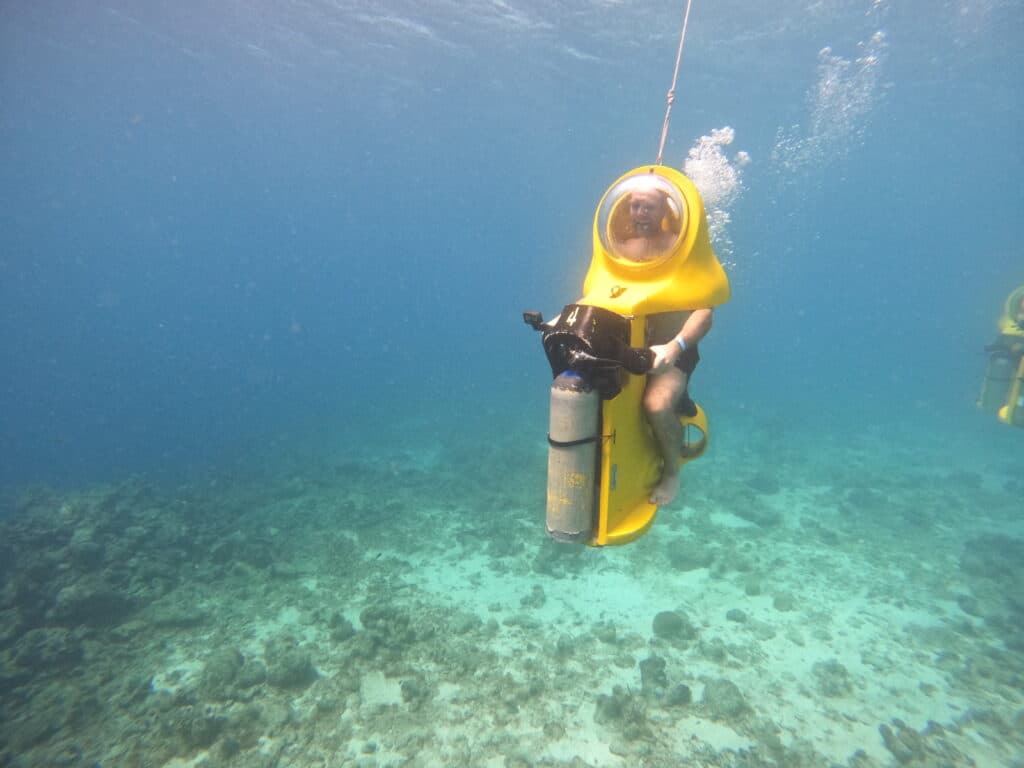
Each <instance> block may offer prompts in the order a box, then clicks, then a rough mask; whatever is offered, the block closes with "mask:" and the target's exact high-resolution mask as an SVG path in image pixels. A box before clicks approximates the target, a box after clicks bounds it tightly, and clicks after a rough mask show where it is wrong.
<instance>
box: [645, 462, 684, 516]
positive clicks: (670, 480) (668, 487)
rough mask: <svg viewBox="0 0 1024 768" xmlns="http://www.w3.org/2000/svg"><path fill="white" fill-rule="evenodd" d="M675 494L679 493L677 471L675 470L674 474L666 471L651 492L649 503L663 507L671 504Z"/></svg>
mask: <svg viewBox="0 0 1024 768" xmlns="http://www.w3.org/2000/svg"><path fill="white" fill-rule="evenodd" d="M677 493H679V470H678V469H677V470H676V471H675V472H671V471H668V470H666V471H665V473H664V474H663V475H662V476H661V480H659V481H658V484H657V485H655V486H654V488H653V489H652V490H651V497H650V502H651V504H655V505H657V506H659V507H663V506H665V505H666V504H671V503H672V500H673V499H675V497H676V494H677Z"/></svg>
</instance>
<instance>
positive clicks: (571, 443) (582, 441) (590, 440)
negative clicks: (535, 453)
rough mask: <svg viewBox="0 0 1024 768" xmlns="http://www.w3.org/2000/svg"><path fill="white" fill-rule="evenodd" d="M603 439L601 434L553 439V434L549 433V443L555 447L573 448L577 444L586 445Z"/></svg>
mask: <svg viewBox="0 0 1024 768" xmlns="http://www.w3.org/2000/svg"><path fill="white" fill-rule="evenodd" d="M600 439H601V436H600V435H593V436H591V437H581V438H580V439H579V440H566V441H565V442H562V441H561V440H552V439H551V435H548V445H550V446H553V447H555V448H572V447H573V446H575V445H586V444H587V443H596V442H597V441H598V440H600Z"/></svg>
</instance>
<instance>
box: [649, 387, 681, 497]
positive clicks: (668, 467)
mask: <svg viewBox="0 0 1024 768" xmlns="http://www.w3.org/2000/svg"><path fill="white" fill-rule="evenodd" d="M687 380H688V377H687V375H686V374H685V373H683V372H682V371H680V370H679V369H678V368H669V369H668V370H667V371H665V372H664V373H659V374H653V375H650V376H648V377H647V388H646V389H645V390H644V413H646V414H647V421H648V423H649V424H650V425H651V431H652V432H654V439H655V440H656V441H657V443H658V452H659V453H660V454H661V459H662V467H661V478H660V479H659V480H658V482H657V484H656V485H655V486H654V488H653V489H652V490H651V496H650V502H651V503H652V504H657V505H658V506H664V505H665V504H670V503H671V502H672V500H673V499H674V498H675V497H676V493H678V492H679V455H680V452H681V451H682V447H683V427H682V425H681V424H680V423H679V414H678V413H677V412H676V407H677V406H678V405H679V402H680V401H681V400H682V398H683V395H684V394H685V392H686V384H687Z"/></svg>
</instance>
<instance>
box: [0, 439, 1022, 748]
mask: <svg viewBox="0 0 1024 768" xmlns="http://www.w3.org/2000/svg"><path fill="white" fill-rule="evenodd" d="M505 448H506V449H507V451H508V452H512V451H513V450H514V449H512V448H511V447H510V446H505ZM751 450H756V446H754V447H751ZM846 450H849V453H848V454H847V455H845V456H844V457H843V461H838V462H837V461H830V462H828V463H827V466H828V467H829V469H827V470H823V466H825V465H821V466H819V465H815V464H811V463H807V462H805V461H803V460H799V459H797V458H795V457H793V456H789V457H787V456H785V455H778V454H776V455H775V460H776V465H775V467H776V469H777V471H774V470H773V471H772V472H771V473H769V472H767V471H765V470H763V469H761V470H742V471H741V472H740V473H737V472H736V470H735V469H731V470H730V472H731V474H730V479H731V482H729V483H723V482H716V481H715V473H716V472H717V471H719V470H721V468H722V464H721V463H720V462H717V463H716V462H714V461H712V462H709V463H708V466H707V468H706V471H705V472H703V473H701V474H700V475H695V474H690V475H688V476H687V483H688V485H687V488H686V494H687V497H686V502H685V505H684V507H683V508H682V509H681V510H680V511H677V512H673V513H667V514H665V515H664V516H663V517H662V519H661V520H660V521H659V523H658V526H657V527H656V529H655V531H654V532H653V533H652V534H651V535H649V536H648V537H646V538H645V539H644V540H643V541H642V542H639V543H637V544H636V545H632V546H631V547H628V548H625V549H621V550H616V551H597V550H586V549H579V548H575V547H565V546H559V545H555V544H553V543H550V542H548V541H546V540H545V539H544V538H543V535H542V530H541V525H542V523H541V521H539V520H538V519H537V506H538V505H537V504H536V501H537V500H538V499H539V496H540V492H541V490H542V488H541V484H542V482H543V478H542V477H541V476H540V475H539V474H538V473H539V472H540V471H542V462H540V461H537V460H536V459H537V457H536V456H532V455H530V456H520V457H518V460H517V457H514V456H513V457H512V462H513V466H519V467H521V469H520V470H519V471H518V473H517V472H513V473H512V474H511V476H510V477H508V482H503V483H498V484H495V485H494V486H493V487H489V488H486V489H481V488H480V487H479V484H478V483H477V482H476V480H475V476H474V474H473V473H472V472H469V471H465V472H460V471H457V470H456V467H458V466H476V465H479V463H480V462H487V461H489V460H495V461H496V460H497V459H496V458H494V457H488V456H486V455H484V456H481V455H479V454H477V453H473V455H472V457H471V458H469V457H467V456H462V455H458V454H457V453H456V452H455V449H452V450H451V451H450V453H449V454H448V455H446V456H442V457H440V458H439V459H438V461H437V463H436V464H435V465H434V466H432V467H428V466H420V467H419V468H417V467H416V466H415V465H413V464H412V462H413V461H414V459H413V458H411V457H408V456H398V457H395V460H393V461H382V460H374V461H372V462H371V461H362V462H352V461H336V462H330V461H325V462H324V464H323V466H319V467H316V468H315V470H310V471H308V472H307V473H305V474H303V473H301V472H294V471H292V472H286V473H283V474H281V475H280V476H265V477H263V478H262V479H259V480H256V479H253V478H245V479H243V478H234V479H232V478H219V479H218V480H217V481H216V482H210V483H205V484H203V485H202V486H193V487H187V488H181V489H177V490H176V491H174V492H167V491H157V490H154V489H151V488H149V487H147V486H146V485H145V484H142V483H138V482H134V483H124V484H120V485H117V486H111V487H99V488H93V489H89V490H84V491H80V492H74V493H71V492H56V491H50V490H44V489H40V490H32V491H27V492H23V493H21V494H19V496H18V497H17V499H16V500H14V501H12V502H11V503H10V505H9V506H10V509H9V511H8V514H7V516H6V517H5V518H4V519H3V520H2V521H0V765H3V766H11V767H12V768H14V767H15V766H17V767H18V768H21V767H22V766H72V767H78V766H80V767H81V768H86V767H87V766H88V767H90V768H92V767H94V766H104V767H106V766H164V765H167V766H184V765H204V766H208V768H214V767H215V766H217V767H219V766H224V767H225V768H227V767H229V766H246V767H247V768H249V767H253V766H256V767H258V766H267V767H269V766H345V765H353V766H474V767H475V766H510V767H521V766H594V767H595V768H596V767H597V766H648V767H660V766H665V767H666V768H667V767H668V766H677V765H687V766H723V767H725V766H728V767H732V766H736V767H739V766H744V767H750V768H753V767H754V766H779V767H785V768H800V767H801V766H808V767H810V766H813V767H814V768H819V767H821V766H848V767H849V768H874V767H880V766H911V767H914V768H918V767H919V768H925V767H928V768H940V767H946V766H978V767H979V768H986V767H987V766H993V765H1008V766H1020V765H1024V736H1022V734H1024V598H1022V597H1021V596H1022V595H1024V540H1022V539H1021V538H1017V537H1015V536H1012V535H1008V534H1006V533H1004V532H1002V528H1001V521H1012V520H1013V519H1014V518H1015V516H1016V515H1017V514H1018V513H1019V510H1017V508H1016V504H1015V499H1017V498H1019V489H1017V488H1016V486H1013V483H1014V482H1016V481H1015V480H1014V479H1013V478H1012V477H1011V476H1010V473H1009V472H1007V473H1006V476H1005V477H1003V478H1002V479H1000V478H999V477H997V478H994V479H993V478H982V477H979V476H977V475H972V474H970V473H962V474H961V475H956V476H951V475H950V474H949V473H942V472H941V471H939V472H936V471H934V470H931V469H927V468H926V467H927V466H928V465H926V464H917V465H915V464H913V462H912V461H910V460H907V464H906V466H905V470H904V471H903V472H902V473H893V472H889V473H886V474H885V475H884V476H881V475H879V474H878V473H866V472H864V471H862V470H863V468H864V464H865V462H867V461H868V460H869V459H868V457H867V456H865V455H864V454H860V453H858V452H857V451H856V448H855V447H850V448H847V449H846ZM733 458H734V459H736V458H742V457H733ZM899 458H900V457H896V460H897V463H898V460H899ZM508 459H509V457H508V456H507V455H505V456H503V457H502V459H501V460H502V461H508ZM723 461H724V459H723ZM403 463H404V465H403ZM396 466H398V467H402V468H401V469H396ZM730 466H731V467H733V468H734V467H750V466H757V465H756V464H754V463H751V462H743V461H733V462H731V463H730ZM834 467H841V469H834ZM823 472H824V474H823ZM867 477H870V478H871V481H870V482H868V481H867V480H866V479H865V478H867ZM382 488H387V489H389V492H388V493H387V494H383V495H382V494H381V492H380V489H382ZM524 488H526V489H528V490H527V491H526V492H524V491H523V490H522V489H524ZM382 496H383V498H384V500H383V501H382V500H381V498H382ZM524 496H526V497H527V498H525V499H524V498H523V497H524ZM979 510H983V511H984V514H983V515H982V514H980V512H979ZM971 515H973V517H971ZM982 518H984V520H982Z"/></svg>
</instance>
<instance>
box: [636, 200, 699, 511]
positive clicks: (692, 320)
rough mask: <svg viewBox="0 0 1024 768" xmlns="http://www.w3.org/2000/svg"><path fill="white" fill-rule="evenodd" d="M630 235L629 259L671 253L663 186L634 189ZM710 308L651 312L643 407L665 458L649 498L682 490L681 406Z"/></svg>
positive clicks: (662, 498)
mask: <svg viewBox="0 0 1024 768" xmlns="http://www.w3.org/2000/svg"><path fill="white" fill-rule="evenodd" d="M629 212H630V217H631V219H632V223H633V232H632V236H631V237H629V238H627V239H626V240H625V241H624V242H622V243H620V244H619V248H618V251H619V254H620V255H621V256H622V257H624V258H627V259H629V260H631V261H637V262H643V261H652V260H654V259H657V258H659V257H661V256H663V255H665V254H667V253H668V252H669V251H670V249H671V248H672V246H673V245H674V244H675V241H676V238H677V237H678V235H677V234H676V233H675V232H673V231H671V230H670V229H666V228H665V227H663V226H662V222H663V221H666V220H668V218H669V217H668V214H669V212H670V211H669V202H668V198H667V197H666V196H665V193H664V192H663V191H661V190H660V189H656V188H648V189H636V190H633V191H632V192H631V193H630V202H629ZM711 314H712V313H711V309H696V310H693V311H690V312H664V313H660V314H656V315H650V316H649V317H648V318H647V343H648V345H649V346H650V348H651V351H652V352H653V353H654V365H653V367H652V368H651V371H650V373H649V374H648V377H647V387H646V389H645V390H644V413H645V414H646V416H647V421H648V423H649V424H650V426H651V431H652V432H653V433H654V438H655V440H656V441H657V444H658V451H659V453H660V454H661V458H662V470H661V477H660V479H659V480H658V482H657V483H656V484H655V486H654V488H653V489H652V490H651V495H650V502H651V503H652V504H657V505H658V506H664V505H666V504H671V503H672V501H673V500H674V499H675V497H676V494H677V493H678V492H679V454H680V451H681V450H682V445H683V427H682V425H681V424H680V423H679V412H680V408H681V406H683V404H684V403H685V401H686V399H687V392H686V390H687V386H688V385H689V383H690V377H691V376H692V375H693V370H694V368H696V367H697V363H698V362H699V361H700V354H699V353H698V351H697V345H698V343H699V342H700V340H701V339H703V338H704V337H705V336H706V335H707V333H708V331H710V330H711V319H712V318H711Z"/></svg>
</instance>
